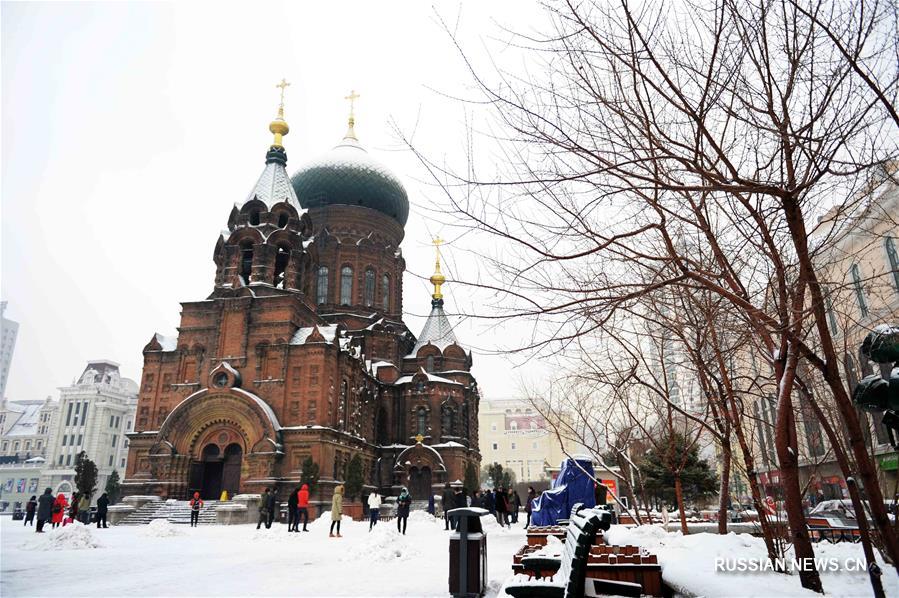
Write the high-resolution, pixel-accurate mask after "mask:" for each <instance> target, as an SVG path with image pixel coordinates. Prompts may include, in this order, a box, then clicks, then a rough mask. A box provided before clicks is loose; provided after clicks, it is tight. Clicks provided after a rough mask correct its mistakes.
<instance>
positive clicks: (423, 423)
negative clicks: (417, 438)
mask: <svg viewBox="0 0 899 598" xmlns="http://www.w3.org/2000/svg"><path fill="white" fill-rule="evenodd" d="M415 415H416V418H415V419H416V425H415V429H416V430H418V432H417V433H418V434H421V435H422V436H427V435H428V411H427V409H425V408H424V407H419V408H418V411H417V412H416V414H415Z"/></svg>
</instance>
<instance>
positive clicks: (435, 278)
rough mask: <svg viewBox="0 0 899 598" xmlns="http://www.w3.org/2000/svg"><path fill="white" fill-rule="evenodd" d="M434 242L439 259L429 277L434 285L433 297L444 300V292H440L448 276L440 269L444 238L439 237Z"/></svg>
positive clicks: (436, 299) (435, 299)
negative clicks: (441, 246) (441, 248)
mask: <svg viewBox="0 0 899 598" xmlns="http://www.w3.org/2000/svg"><path fill="white" fill-rule="evenodd" d="M433 243H434V249H435V250H436V251H437V259H436V261H435V262H434V273H433V274H431V278H430V279H429V280H430V281H431V284H432V285H434V292H433V293H432V294H431V297H433V298H434V301H443V293H441V292H440V287H441V286H443V285H444V284H445V283H446V277H445V276H444V275H443V272H441V271H440V245H441V244H442V243H443V240H442V239H441V238H440V237H437V238H436V239H434V241H433Z"/></svg>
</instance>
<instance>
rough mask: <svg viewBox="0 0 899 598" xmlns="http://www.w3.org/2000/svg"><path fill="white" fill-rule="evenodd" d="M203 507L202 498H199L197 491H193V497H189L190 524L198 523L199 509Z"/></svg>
mask: <svg viewBox="0 0 899 598" xmlns="http://www.w3.org/2000/svg"><path fill="white" fill-rule="evenodd" d="M202 508H203V499H201V498H200V493H199V492H194V497H193V498H192V499H190V526H191V527H197V525H199V524H200V509H202Z"/></svg>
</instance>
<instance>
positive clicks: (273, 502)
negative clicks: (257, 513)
mask: <svg viewBox="0 0 899 598" xmlns="http://www.w3.org/2000/svg"><path fill="white" fill-rule="evenodd" d="M267 506H268V520H267V521H266V522H265V529H271V528H272V522H273V521H274V520H275V515H276V514H277V513H278V499H277V497H276V496H275V491H274V490H272V491H271V492H270V493H269V495H268V505H267Z"/></svg>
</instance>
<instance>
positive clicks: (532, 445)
mask: <svg viewBox="0 0 899 598" xmlns="http://www.w3.org/2000/svg"><path fill="white" fill-rule="evenodd" d="M531 448H532V449H535V448H537V441H536V440H535V441H534V442H532V443H531Z"/></svg>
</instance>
